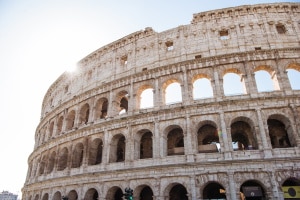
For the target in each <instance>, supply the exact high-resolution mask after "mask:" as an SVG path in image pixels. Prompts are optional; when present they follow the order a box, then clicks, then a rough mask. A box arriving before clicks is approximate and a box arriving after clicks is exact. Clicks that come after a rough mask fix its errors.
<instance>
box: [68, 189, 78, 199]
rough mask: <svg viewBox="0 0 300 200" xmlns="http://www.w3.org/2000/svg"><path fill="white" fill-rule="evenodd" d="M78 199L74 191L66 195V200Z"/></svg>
mask: <svg viewBox="0 0 300 200" xmlns="http://www.w3.org/2000/svg"><path fill="white" fill-rule="evenodd" d="M77 199H78V194H77V192H76V190H71V191H70V192H69V193H68V200H77Z"/></svg>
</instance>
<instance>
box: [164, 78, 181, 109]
mask: <svg viewBox="0 0 300 200" xmlns="http://www.w3.org/2000/svg"><path fill="white" fill-rule="evenodd" d="M166 84H167V85H166V87H165V90H164V97H165V104H166V105H169V104H174V103H179V102H182V95H181V86H180V84H179V82H177V81H175V80H174V81H172V82H171V83H169V84H168V83H166Z"/></svg>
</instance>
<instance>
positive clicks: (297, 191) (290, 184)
mask: <svg viewBox="0 0 300 200" xmlns="http://www.w3.org/2000/svg"><path fill="white" fill-rule="evenodd" d="M282 192H283V197H284V200H289V199H290V200H295V199H298V200H299V199H300V180H299V179H297V178H294V177H291V178H289V179H287V180H286V181H284V182H283V184H282Z"/></svg>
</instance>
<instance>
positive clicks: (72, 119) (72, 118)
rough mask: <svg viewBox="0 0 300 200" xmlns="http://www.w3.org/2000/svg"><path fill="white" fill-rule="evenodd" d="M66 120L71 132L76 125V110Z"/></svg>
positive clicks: (67, 127)
mask: <svg viewBox="0 0 300 200" xmlns="http://www.w3.org/2000/svg"><path fill="white" fill-rule="evenodd" d="M66 120H67V125H66V129H67V130H71V129H72V128H73V127H74V123H75V111H74V110H72V111H71V112H69V113H68V116H67V119H66Z"/></svg>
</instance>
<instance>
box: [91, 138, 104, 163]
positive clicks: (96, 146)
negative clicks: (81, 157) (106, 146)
mask: <svg viewBox="0 0 300 200" xmlns="http://www.w3.org/2000/svg"><path fill="white" fill-rule="evenodd" d="M102 151H103V142H102V140H101V139H100V138H96V139H94V140H93V141H92V142H91V144H90V149H89V160H88V165H97V164H100V163H101V162H102Z"/></svg>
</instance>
